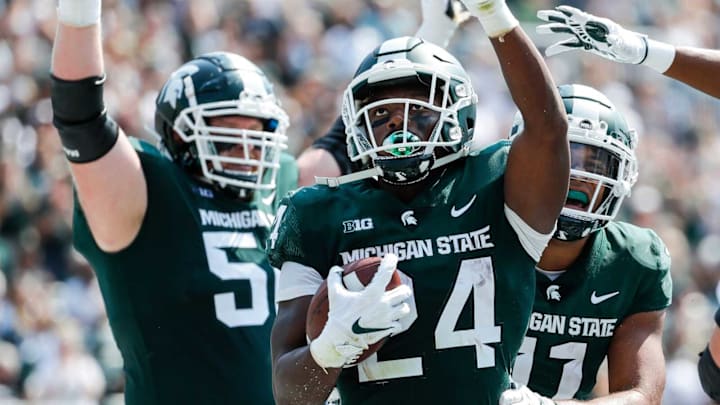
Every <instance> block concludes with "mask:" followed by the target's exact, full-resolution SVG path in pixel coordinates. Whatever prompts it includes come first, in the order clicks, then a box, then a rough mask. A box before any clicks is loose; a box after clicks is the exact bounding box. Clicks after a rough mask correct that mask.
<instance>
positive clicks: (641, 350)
mask: <svg viewBox="0 0 720 405" xmlns="http://www.w3.org/2000/svg"><path fill="white" fill-rule="evenodd" d="M664 322H665V311H652V312H641V313H637V314H633V315H631V316H629V317H627V318H625V319H624V320H623V322H622V323H621V324H620V325H619V326H618V327H617V328H616V329H615V332H614V335H613V338H612V341H611V342H610V348H609V350H608V375H609V379H610V380H609V388H610V392H620V391H627V390H634V391H636V392H639V393H641V394H642V395H643V396H644V400H645V401H647V402H644V403H648V404H651V403H658V404H659V403H660V399H661V397H662V392H663V388H664V386H665V358H664V355H663V349H662V331H663V324H664Z"/></svg>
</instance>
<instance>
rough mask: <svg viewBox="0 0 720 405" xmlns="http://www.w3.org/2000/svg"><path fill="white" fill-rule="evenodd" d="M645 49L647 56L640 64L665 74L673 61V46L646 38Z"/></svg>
mask: <svg viewBox="0 0 720 405" xmlns="http://www.w3.org/2000/svg"><path fill="white" fill-rule="evenodd" d="M647 47H648V49H647V56H646V57H645V60H644V61H642V62H641V64H642V65H645V66H647V67H649V68H652V69H653V70H656V71H658V72H660V73H665V71H667V70H668V69H669V68H670V65H672V63H673V61H674V60H675V46H673V45H670V44H666V43H664V42H660V41H654V40H652V39H650V38H648V39H647Z"/></svg>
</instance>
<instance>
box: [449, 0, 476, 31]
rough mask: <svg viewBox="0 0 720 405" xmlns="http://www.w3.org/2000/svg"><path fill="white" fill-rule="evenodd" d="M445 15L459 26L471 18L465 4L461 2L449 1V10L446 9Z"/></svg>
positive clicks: (458, 0) (457, 0)
mask: <svg viewBox="0 0 720 405" xmlns="http://www.w3.org/2000/svg"><path fill="white" fill-rule="evenodd" d="M445 15H447V16H448V17H449V18H450V19H451V20H453V21H454V22H455V24H457V25H460V24H462V23H464V22H465V21H467V20H468V19H469V18H470V16H471V14H470V11H468V9H467V7H465V4H463V2H462V1H460V0H449V1H448V2H447V8H446V9H445Z"/></svg>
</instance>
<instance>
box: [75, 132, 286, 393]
mask: <svg viewBox="0 0 720 405" xmlns="http://www.w3.org/2000/svg"><path fill="white" fill-rule="evenodd" d="M135 146H136V149H138V155H139V156H140V161H141V164H142V168H143V172H144V174H145V179H146V182H147V191H148V206H147V212H146V213H145V218H144V220H143V223H142V226H141V228H140V232H139V233H138V235H137V236H136V237H135V239H134V241H133V242H132V243H131V244H130V246H128V247H127V248H125V249H123V250H122V251H120V252H117V253H105V252H103V251H102V250H100V248H99V247H98V246H97V245H96V243H95V241H94V240H93V238H92V235H91V233H90V230H89V228H88V224H87V222H86V219H85V217H84V215H83V212H82V211H81V208H80V206H79V205H78V204H76V205H75V219H74V227H73V230H74V242H75V246H76V247H77V249H78V250H79V251H80V252H81V253H82V254H83V255H84V256H85V257H86V258H87V259H88V261H89V262H90V264H91V265H92V267H93V269H94V270H95V272H96V274H97V278H98V281H99V284H100V288H101V291H102V295H103V299H104V301H105V307H106V309H107V314H108V317H109V320H110V326H111V328H112V331H113V335H114V337H115V340H116V341H117V344H118V347H119V348H120V351H121V353H122V356H123V361H124V372H125V378H126V379H125V383H126V385H125V398H126V403H128V404H272V403H273V397H272V386H271V367H270V364H271V360H270V329H271V327H272V324H273V321H274V318H275V305H274V299H275V271H274V269H273V268H272V266H271V265H270V263H269V262H268V260H267V257H266V255H265V253H264V247H265V240H266V239H267V236H268V233H269V226H270V224H271V223H272V220H273V213H274V212H275V206H276V205H277V203H275V202H274V201H273V200H275V198H274V194H272V193H271V194H268V193H265V194H262V195H260V194H259V193H258V195H256V198H255V200H254V201H252V202H240V201H239V200H237V199H235V198H230V197H228V196H225V195H221V193H220V192H218V191H216V190H214V189H211V188H208V187H207V186H206V185H205V183H200V182H197V181H195V180H193V179H192V178H191V177H189V176H188V175H187V174H186V173H185V172H184V171H183V170H182V169H181V168H179V167H178V166H177V165H176V164H174V163H173V162H172V161H170V160H169V159H168V158H166V157H165V156H163V155H161V154H160V153H159V152H158V150H156V149H155V148H153V147H151V146H150V145H148V144H145V143H140V142H137V143H136V145H135ZM288 158H289V157H288ZM278 177H279V178H278V184H279V186H278V189H277V193H283V194H281V195H284V194H285V193H287V191H288V190H289V189H290V188H294V186H295V184H296V182H297V170H296V167H295V166H294V163H293V162H292V161H290V160H288V159H284V160H283V170H281V173H280V174H279V176H278ZM263 199H264V200H263ZM278 200H279V199H278ZM107 215H113V214H112V212H108V213H107Z"/></svg>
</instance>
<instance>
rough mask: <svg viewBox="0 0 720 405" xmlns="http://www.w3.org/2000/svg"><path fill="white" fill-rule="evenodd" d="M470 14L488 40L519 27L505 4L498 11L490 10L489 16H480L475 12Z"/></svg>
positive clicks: (483, 14)
mask: <svg viewBox="0 0 720 405" xmlns="http://www.w3.org/2000/svg"><path fill="white" fill-rule="evenodd" d="M471 12H472V13H474V14H475V15H476V16H477V18H478V20H480V24H482V27H483V29H484V30H485V33H486V34H487V35H488V36H489V37H490V38H497V37H501V36H503V35H505V34H507V33H508V32H510V31H512V30H513V28H515V27H517V26H518V25H520V23H519V22H518V20H517V18H515V16H514V15H513V13H512V11H510V8H508V6H507V4H505V2H503V3H502V5H501V6H500V8H499V9H497V10H492V11H491V13H490V14H485V13H484V12H483V13H482V14H481V13H479V12H477V11H471Z"/></svg>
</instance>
